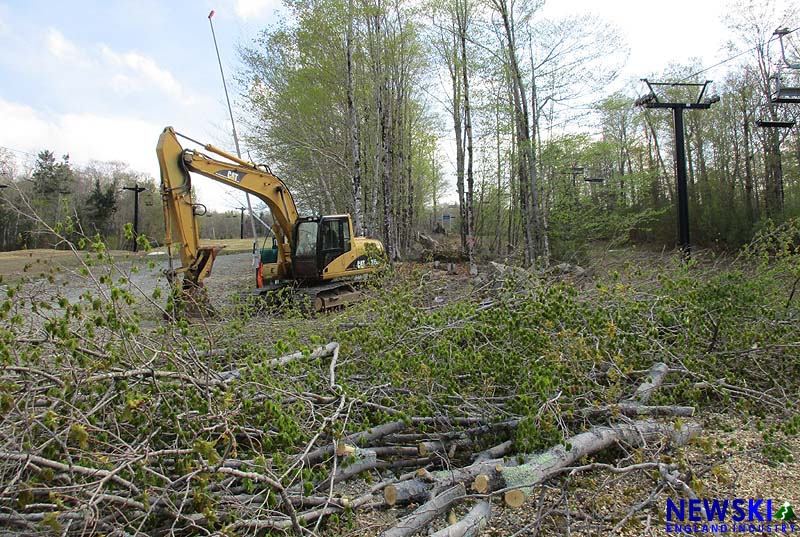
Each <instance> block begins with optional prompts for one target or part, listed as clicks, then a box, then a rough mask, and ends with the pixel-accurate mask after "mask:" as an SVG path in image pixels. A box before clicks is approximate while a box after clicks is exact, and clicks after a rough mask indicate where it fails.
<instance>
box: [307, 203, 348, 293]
mask: <svg viewBox="0 0 800 537" xmlns="http://www.w3.org/2000/svg"><path fill="white" fill-rule="evenodd" d="M352 228H353V224H352V222H351V220H350V216H349V215H332V216H322V217H319V216H317V217H305V218H299V219H298V220H297V222H296V224H295V230H294V237H295V243H294V245H293V248H292V267H293V272H294V275H295V277H296V278H301V279H304V280H322V279H323V275H324V273H325V268H326V267H327V266H328V265H330V264H331V263H332V262H333V261H334V260H336V259H337V258H339V257H341V256H342V255H344V254H345V253H347V252H349V251H350V249H351V247H352V244H351V237H352V235H353V229H352Z"/></svg>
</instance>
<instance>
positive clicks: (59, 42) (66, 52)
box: [45, 28, 80, 60]
mask: <svg viewBox="0 0 800 537" xmlns="http://www.w3.org/2000/svg"><path fill="white" fill-rule="evenodd" d="M45 39H46V42H47V50H49V51H50V54H52V55H53V56H55V57H56V58H58V59H59V60H76V59H78V58H79V56H80V54H79V52H78V47H76V46H75V44H74V43H72V41H70V40H69V39H67V38H66V37H64V34H62V33H61V32H59V31H58V30H56V29H55V28H48V29H47V35H46V37H45Z"/></svg>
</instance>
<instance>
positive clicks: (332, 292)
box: [156, 127, 384, 312]
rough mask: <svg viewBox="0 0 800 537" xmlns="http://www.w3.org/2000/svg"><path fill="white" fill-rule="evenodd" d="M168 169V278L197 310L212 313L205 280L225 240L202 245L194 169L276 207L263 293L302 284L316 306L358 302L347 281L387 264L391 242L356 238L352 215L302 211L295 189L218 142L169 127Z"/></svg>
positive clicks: (164, 146) (164, 178) (164, 181)
mask: <svg viewBox="0 0 800 537" xmlns="http://www.w3.org/2000/svg"><path fill="white" fill-rule="evenodd" d="M178 137H181V138H184V139H186V140H188V141H190V142H193V143H195V144H197V145H199V146H201V147H203V149H204V150H205V151H207V152H209V153H214V154H215V155H216V156H217V157H222V158H223V159H224V160H220V159H218V158H213V157H211V156H209V155H207V154H205V153H202V152H200V151H195V150H192V149H184V148H183V147H182V146H181V143H180V141H179V140H178ZM156 153H157V155H158V164H159V167H160V168H161V197H162V200H163V205H164V223H165V245H166V246H167V249H168V252H169V256H170V268H169V270H168V271H167V277H168V279H169V280H170V282H171V283H172V284H173V285H174V286H175V287H177V288H178V290H179V295H178V296H179V300H180V302H181V303H182V304H183V306H184V308H185V309H186V310H189V311H190V312H192V311H193V312H197V311H209V310H210V309H213V308H210V305H209V304H208V302H207V297H206V294H205V289H204V287H203V280H205V278H206V277H208V276H209V275H210V274H211V268H212V266H213V265H214V260H215V259H216V256H217V253H218V252H219V251H220V250H221V248H220V247H218V246H201V245H200V235H199V228H198V221H197V217H198V216H200V215H202V214H204V213H205V211H206V209H205V206H203V205H202V204H199V203H196V202H195V201H194V200H193V199H192V181H191V175H190V173H192V172H194V173H198V174H200V175H204V176H206V177H208V178H210V179H213V180H215V181H218V182H220V183H223V184H225V185H228V186H230V187H233V188H236V189H238V190H242V191H244V192H247V193H248V194H252V195H253V196H255V197H257V198H258V199H260V200H261V201H263V202H264V203H265V204H266V205H267V206H268V207H269V209H270V212H271V213H272V218H273V222H274V223H273V225H272V229H271V232H272V247H271V248H262V249H261V251H260V254H261V255H260V259H259V262H258V268H257V269H256V289H255V290H254V291H252V292H251V294H255V295H265V294H268V293H269V292H271V291H274V290H277V289H280V288H282V287H285V286H286V285H294V286H295V287H296V290H297V291H299V292H300V293H301V294H302V295H305V296H307V297H308V300H309V302H310V305H311V306H312V307H313V309H314V310H315V311H323V310H326V309H331V308H336V307H338V306H342V305H345V304H348V303H350V302H353V301H354V300H357V299H358V297H359V294H360V293H359V292H358V291H357V290H356V289H355V288H354V287H353V285H352V283H350V282H347V281H341V279H343V278H347V279H351V278H352V277H356V276H360V275H365V274H369V273H372V272H375V271H376V270H378V269H379V268H380V267H381V266H382V260H383V258H384V255H383V252H384V248H383V244H382V243H381V242H380V241H379V240H375V239H367V238H364V237H356V236H355V234H354V233H353V222H352V219H351V218H350V215H349V214H337V215H330V216H307V217H300V216H299V215H298V213H297V207H296V205H295V202H294V199H293V198H292V194H291V192H289V189H287V188H286V185H285V184H284V183H283V181H281V180H280V179H279V178H277V177H276V176H275V175H273V174H272V173H270V172H269V170H268V169H267V168H266V167H265V166H257V165H255V164H253V163H251V162H247V161H246V160H242V159H240V158H237V157H236V156H234V155H231V154H230V153H227V152H225V151H223V150H221V149H219V148H216V147H214V146H213V145H210V144H202V143H200V142H197V141H196V140H193V139H191V138H189V137H187V136H184V135H181V134H179V133H177V132H175V130H174V129H173V128H172V127H167V128H165V129H164V132H162V133H161V136H160V137H159V139H158V146H157V147H156ZM176 243H179V248H180V259H181V266H180V267H178V268H173V266H172V251H173V248H174V247H175V246H176V245H177V244H176ZM180 275H182V279H181V278H180Z"/></svg>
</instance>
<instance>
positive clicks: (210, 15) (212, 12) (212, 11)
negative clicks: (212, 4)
mask: <svg viewBox="0 0 800 537" xmlns="http://www.w3.org/2000/svg"><path fill="white" fill-rule="evenodd" d="M213 16H214V10H213V9H212V10H211V13H209V14H208V20H211V17H213Z"/></svg>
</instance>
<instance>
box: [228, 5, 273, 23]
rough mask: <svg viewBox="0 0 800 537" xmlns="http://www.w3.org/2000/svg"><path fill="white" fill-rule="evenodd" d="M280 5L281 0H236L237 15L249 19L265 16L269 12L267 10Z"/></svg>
mask: <svg viewBox="0 0 800 537" xmlns="http://www.w3.org/2000/svg"><path fill="white" fill-rule="evenodd" d="M279 6H280V1H279V0H236V4H235V6H234V10H235V11H236V16H237V17H239V18H240V19H245V20H247V19H250V18H254V17H263V16H265V15H267V14H268V11H267V10H272V9H276V8H278V7H279Z"/></svg>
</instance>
